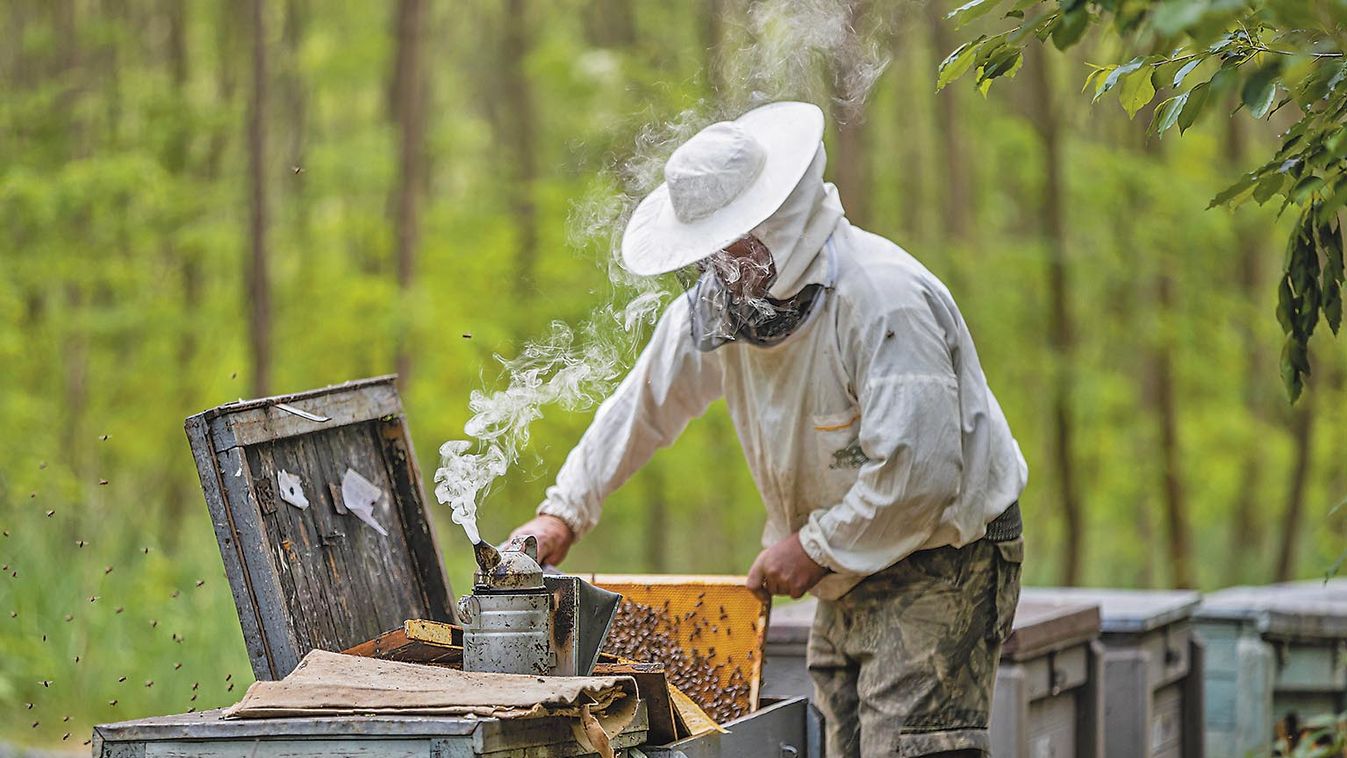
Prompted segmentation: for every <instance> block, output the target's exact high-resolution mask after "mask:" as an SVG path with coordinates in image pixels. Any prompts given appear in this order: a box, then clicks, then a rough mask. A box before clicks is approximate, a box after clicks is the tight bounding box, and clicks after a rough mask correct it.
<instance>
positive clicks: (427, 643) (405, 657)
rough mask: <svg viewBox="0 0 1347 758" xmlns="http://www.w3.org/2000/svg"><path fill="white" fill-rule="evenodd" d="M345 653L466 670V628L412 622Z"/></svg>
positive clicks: (344, 651) (409, 620) (411, 620)
mask: <svg viewBox="0 0 1347 758" xmlns="http://www.w3.org/2000/svg"><path fill="white" fill-rule="evenodd" d="M342 652H343V653H345V654H347V655H361V656H365V657H366V658H382V659H384V660H389V661H402V662H403V663H430V664H435V665H437V666H450V667H452V668H462V666H463V627H461V626H458V625H456V624H443V623H440V622H437V621H426V620H424V619H408V620H407V621H405V622H403V624H402V626H401V627H399V628H397V629H394V630H392V631H388V632H384V633H383V634H381V635H379V636H378V637H375V638H374V639H372V640H369V641H368V642H362V643H360V644H359V645H356V646H354V647H351V648H347V649H346V650H343V651H342Z"/></svg>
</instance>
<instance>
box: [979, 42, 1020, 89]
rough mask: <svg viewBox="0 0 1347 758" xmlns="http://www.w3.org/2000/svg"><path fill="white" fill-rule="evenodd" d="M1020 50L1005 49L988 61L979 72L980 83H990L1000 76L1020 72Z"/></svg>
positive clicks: (1014, 48)
mask: <svg viewBox="0 0 1347 758" xmlns="http://www.w3.org/2000/svg"><path fill="white" fill-rule="evenodd" d="M1021 57H1022V55H1021V53H1020V49H1019V48H1016V47H1004V48H1002V49H1001V50H999V51H997V53H996V54H995V55H993V56H992V57H991V58H989V59H988V60H987V62H986V63H985V64H984V65H983V66H982V69H981V70H979V71H978V82H979V83H984V82H989V81H991V80H992V79H995V78H997V77H998V76H1002V75H1006V74H1012V73H1013V72H1015V71H1018V70H1019V64H1020V60H1021Z"/></svg>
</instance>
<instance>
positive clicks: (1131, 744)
mask: <svg viewBox="0 0 1347 758" xmlns="http://www.w3.org/2000/svg"><path fill="white" fill-rule="evenodd" d="M1024 597H1025V598H1026V599H1029V600H1036V599H1045V600H1071V601H1077V602H1096V603H1099V613H1100V629H1101V634H1100V642H1102V643H1103V645H1104V754H1105V755H1106V756H1108V758H1135V757H1136V756H1155V757H1156V758H1159V757H1161V756H1163V757H1164V758H1196V757H1197V756H1201V755H1202V728H1201V723H1202V712H1203V711H1202V670H1203V664H1202V662H1203V649H1202V644H1201V642H1200V641H1199V640H1198V638H1197V635H1195V634H1194V632H1193V623H1192V617H1193V612H1194V611H1195V610H1196V609H1197V607H1198V605H1199V604H1200V603H1201V602H1202V598H1201V595H1199V594H1198V593H1196V592H1190V591H1184V590H1171V591H1164V590H1161V591H1151V590H1110V589H1087V588H1045V587H1032V588H1026V589H1025V591H1024Z"/></svg>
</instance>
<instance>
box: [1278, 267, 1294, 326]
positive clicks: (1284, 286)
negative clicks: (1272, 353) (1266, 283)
mask: <svg viewBox="0 0 1347 758" xmlns="http://www.w3.org/2000/svg"><path fill="white" fill-rule="evenodd" d="M1295 312H1296V296H1295V293H1294V292H1292V291H1291V282H1290V280H1289V279H1287V278H1286V277H1284V276H1283V277H1282V278H1281V281H1279V282H1277V323H1278V324H1281V327H1282V334H1290V333H1291V329H1292V328H1294V325H1295Z"/></svg>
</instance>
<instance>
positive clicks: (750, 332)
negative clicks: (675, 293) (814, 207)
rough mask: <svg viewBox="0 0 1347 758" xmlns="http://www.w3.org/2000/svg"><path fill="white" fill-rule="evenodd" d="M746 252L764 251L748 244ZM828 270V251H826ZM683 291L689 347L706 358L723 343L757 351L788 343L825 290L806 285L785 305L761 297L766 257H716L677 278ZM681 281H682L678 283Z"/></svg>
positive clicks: (769, 269) (766, 281)
mask: <svg viewBox="0 0 1347 758" xmlns="http://www.w3.org/2000/svg"><path fill="white" fill-rule="evenodd" d="M749 240H751V242H750V243H749V244H750V248H751V247H752V246H753V245H756V246H758V247H759V248H760V249H761V251H762V252H766V247H765V246H763V245H762V243H761V242H759V241H757V240H756V239H754V238H751V237H750V238H749ZM828 254H829V263H830V266H829V269H830V274H831V269H832V265H831V264H832V260H831V256H832V251H831V244H830V245H829V253H828ZM692 276H696V279H695V282H693V283H692V284H691V285H690V286H689V287H688V289H687V292H686V295H685V296H686V297H687V298H688V306H689V308H688V310H689V313H690V316H691V318H690V322H691V331H692V334H691V336H692V341H693V344H695V345H696V346H697V349H698V350H701V351H703V352H710V351H712V350H715V349H716V348H719V347H721V346H722V345H724V344H726V343H728V342H738V341H743V342H747V343H749V344H752V345H756V346H758V347H770V346H772V345H776V344H778V343H780V342H782V341H783V340H785V339H786V338H787V337H789V336H790V335H791V334H792V333H793V332H794V331H795V330H796V329H797V328H799V326H800V325H802V324H803V323H804V322H805V320H806V319H807V318H808V317H809V314H810V313H811V312H813V310H814V308H815V306H816V305H817V304H818V303H819V302H821V301H822V295H824V294H825V293H826V291H827V290H828V289H830V288H831V285H832V281H831V275H830V276H829V281H828V283H827V284H810V285H808V286H806V287H804V288H803V289H801V290H800V291H799V292H797V293H796V294H794V295H792V296H791V297H789V298H785V299H776V298H772V297H768V296H767V295H766V292H767V291H768V289H769V288H770V287H771V285H772V282H773V281H774V279H775V278H776V271H775V269H774V268H773V266H772V259H771V257H770V256H769V255H768V256H755V255H752V254H749V255H739V256H731V255H729V254H727V253H725V252H724V251H721V252H719V253H717V254H715V255H713V256H711V257H710V258H705V259H703V260H702V261H698V263H697V264H695V266H691V267H687V268H686V269H684V270H683V271H682V272H681V275H680V279H682V280H683V281H685V282H691V281H693V280H692V279H691V277H692ZM684 277H687V278H684Z"/></svg>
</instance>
